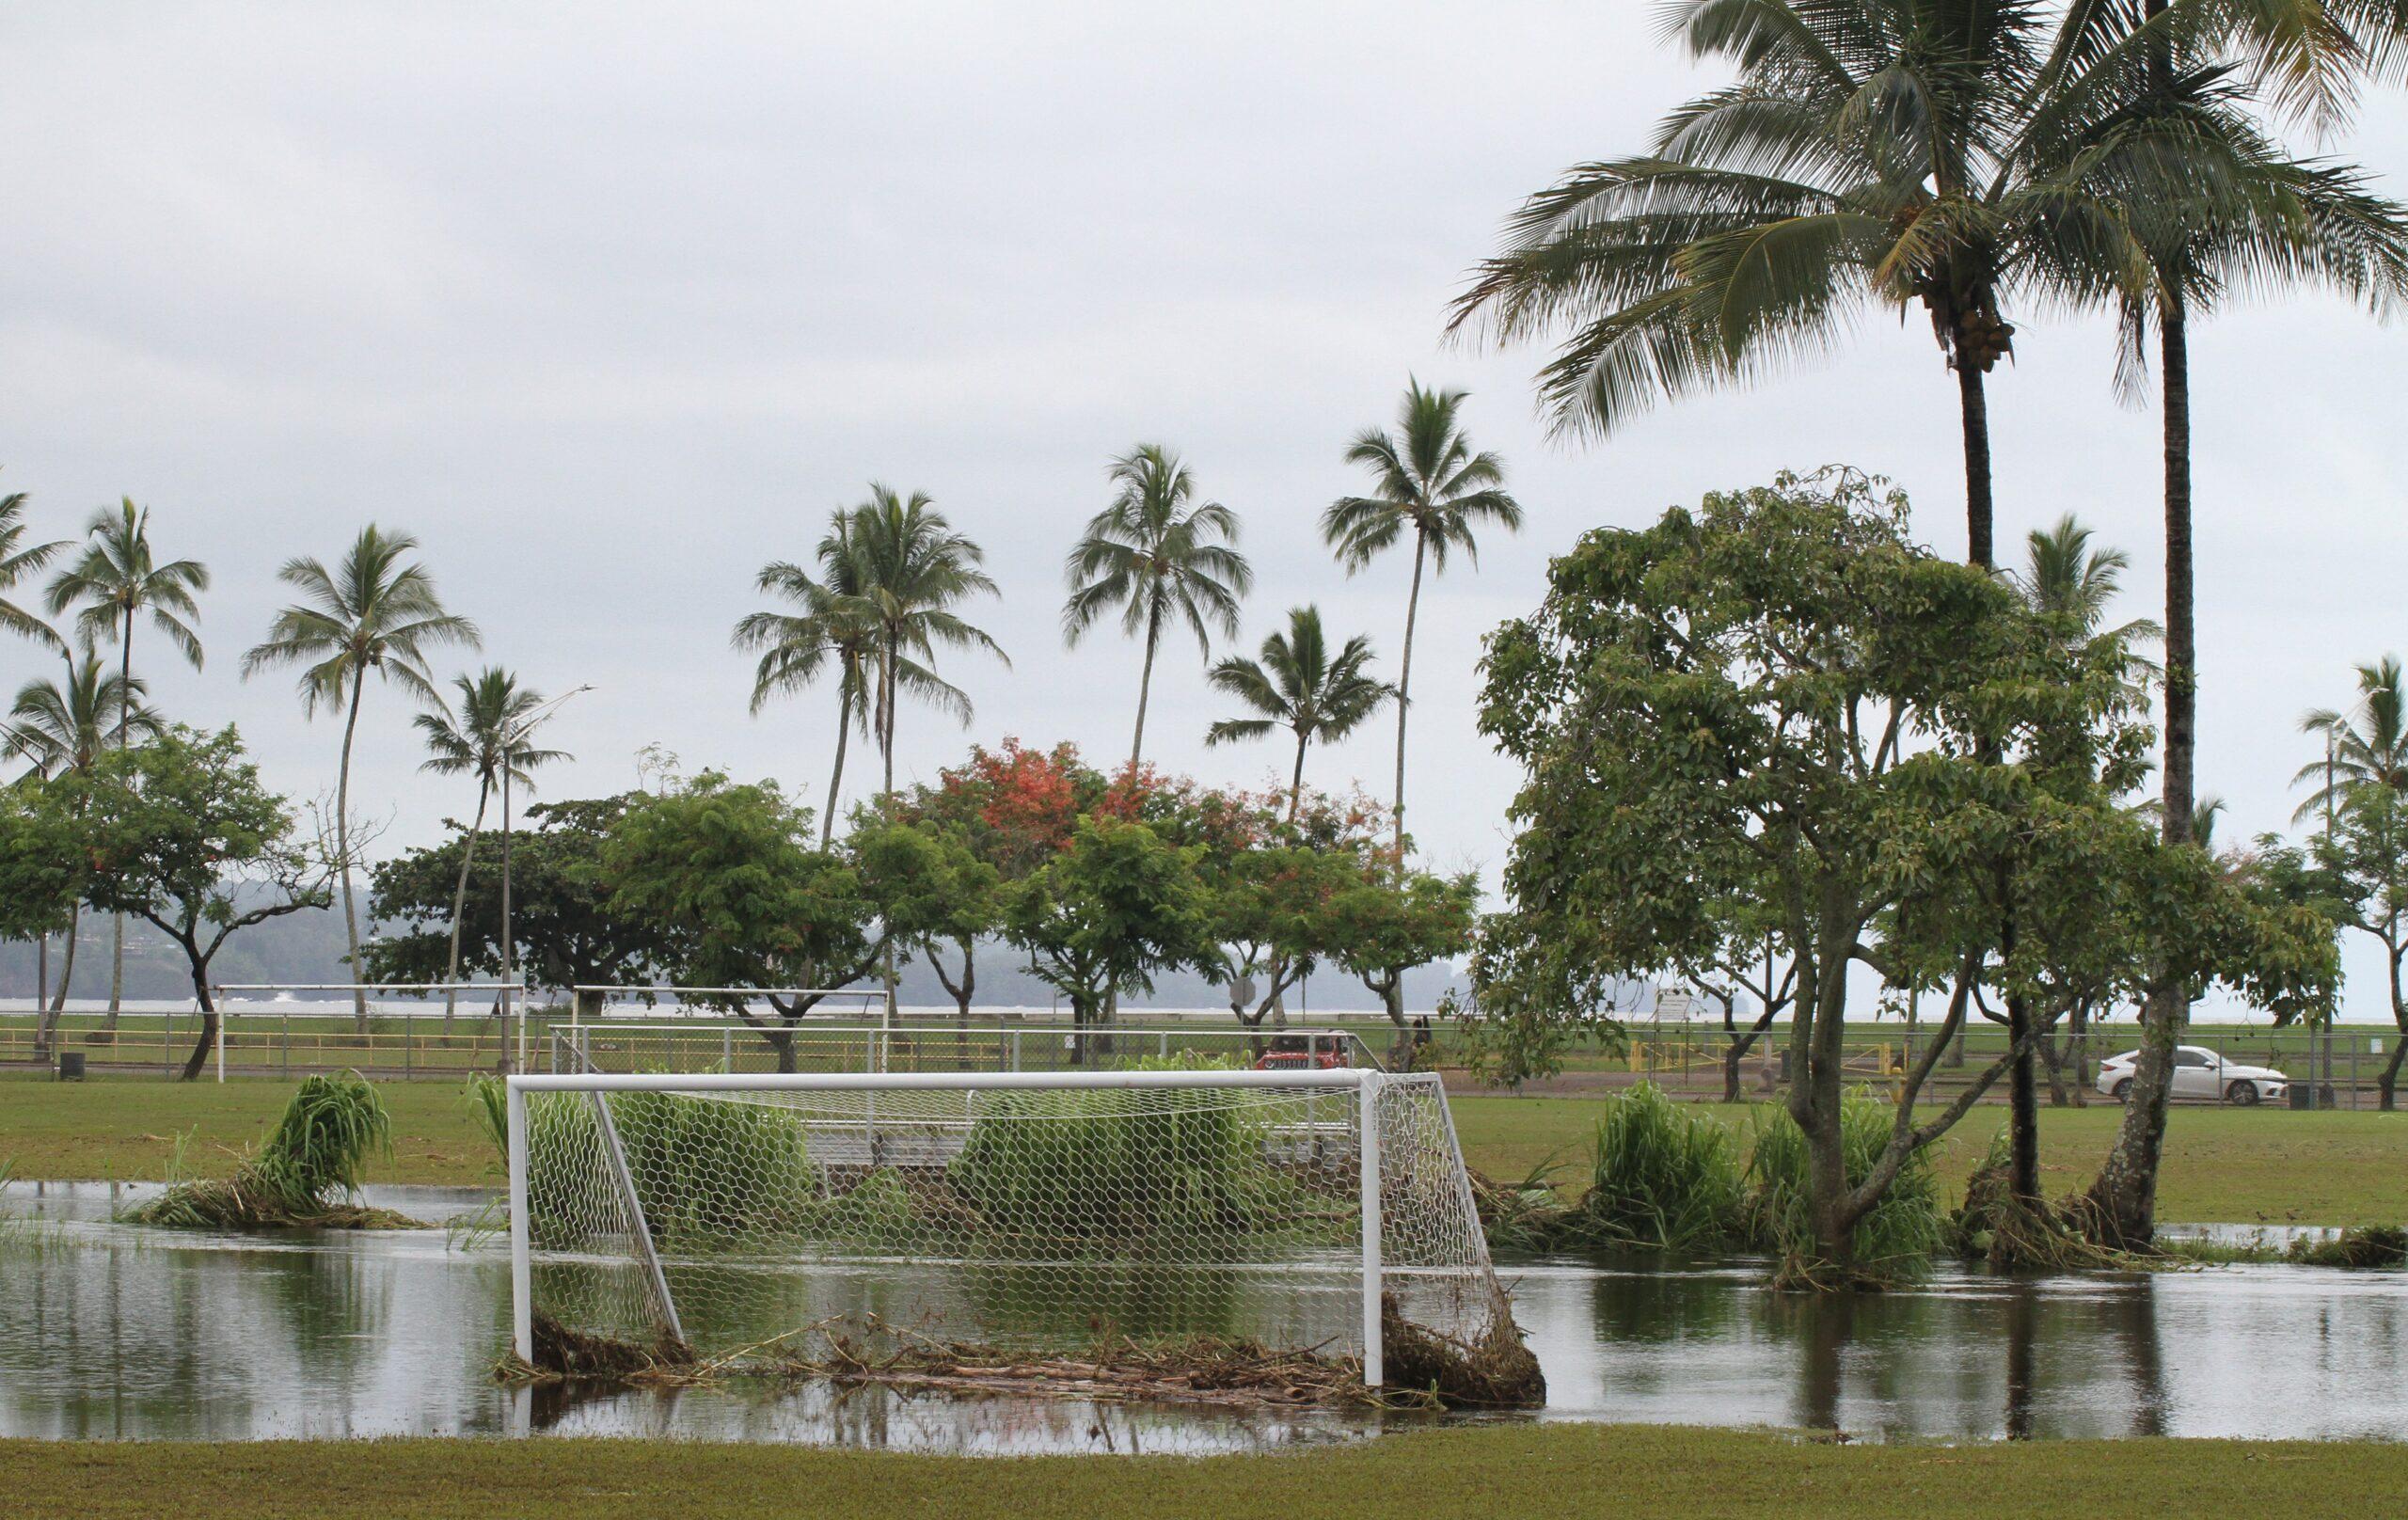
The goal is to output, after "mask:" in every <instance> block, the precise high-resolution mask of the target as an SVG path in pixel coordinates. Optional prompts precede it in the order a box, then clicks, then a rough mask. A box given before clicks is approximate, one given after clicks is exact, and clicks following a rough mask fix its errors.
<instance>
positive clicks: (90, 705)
mask: <svg viewBox="0 0 2408 1520" xmlns="http://www.w3.org/2000/svg"><path fill="white" fill-rule="evenodd" d="M66 664H67V677H66V680H65V681H64V682H60V681H54V680H33V681H28V682H26V683H25V684H24V686H23V687H20V688H19V689H18V690H17V700H16V702H15V703H14V704H13V705H11V706H10V707H9V709H8V717H9V720H10V722H9V729H8V741H9V746H10V748H12V749H14V750H15V751H16V752H18V753H20V754H22V755H24V756H25V757H26V758H27V759H28V760H30V761H31V762H32V764H33V773H34V774H36V775H40V776H56V775H62V774H67V773H77V774H82V773H87V772H88V771H90V769H91V768H92V767H93V765H94V764H95V763H97V762H98V761H99V759H100V757H101V752H102V751H103V750H104V749H105V748H107V746H108V745H109V743H110V741H111V739H112V738H118V739H119V741H120V742H122V736H129V735H138V736H141V737H143V738H146V739H147V738H151V737H154V736H156V735H157V734H158V732H159V728H160V722H159V715H158V714H157V713H155V712H153V711H152V710H151V708H150V705H149V704H147V703H145V702H144V701H143V700H142V699H143V697H144V695H145V692H144V689H143V685H142V682H141V681H140V680H139V679H136V678H134V677H131V676H126V675H121V674H119V673H117V672H114V671H111V670H110V669H109V668H108V667H107V666H106V665H103V663H102V662H101V660H100V658H99V657H98V656H96V655H94V654H92V653H91V652H89V651H88V650H87V651H86V653H85V654H84V656H83V657H82V658H80V659H79V658H77V657H75V656H73V655H71V654H70V655H67V656H66ZM82 916H83V910H82V907H81V905H80V904H79V905H77V906H75V907H72V908H71V909H69V910H68V919H67V951H66V956H65V958H64V960H63V962H62V964H61V965H60V967H59V979H58V991H57V994H56V995H55V997H53V998H52V999H51V1000H50V1006H49V1007H48V1009H47V1010H46V1012H47V1014H48V1015H49V1017H47V1018H45V1019H44V1020H43V1021H42V1024H41V1028H40V1031H39V1032H38V1034H37V1036H36V1038H35V1045H36V1047H37V1049H36V1053H37V1054H43V1053H47V1052H48V1051H49V1049H50V1035H51V1031H52V1029H53V1028H54V1027H55V1025H56V1023H57V1017H56V1016H57V1015H58V1014H59V1013H60V1012H61V1011H63V1010H64V1009H65V1008H66V1006H67V990H68V986H69V984H70V983H71V982H73V981H74V979H75V934H76V927H77V924H78V921H79V920H80V919H81V918H82ZM45 943H46V942H45Z"/></svg>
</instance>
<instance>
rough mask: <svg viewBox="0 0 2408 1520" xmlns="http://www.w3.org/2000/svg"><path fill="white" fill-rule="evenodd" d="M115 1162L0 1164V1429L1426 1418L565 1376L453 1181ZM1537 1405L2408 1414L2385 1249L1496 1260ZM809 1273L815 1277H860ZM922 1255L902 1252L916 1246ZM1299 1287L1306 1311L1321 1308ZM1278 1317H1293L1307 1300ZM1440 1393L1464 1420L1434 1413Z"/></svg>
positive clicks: (1363, 1428)
mask: <svg viewBox="0 0 2408 1520" xmlns="http://www.w3.org/2000/svg"><path fill="white" fill-rule="evenodd" d="M152 1191H154V1190H152V1189H150V1188H147V1187H143V1186H140V1185H109V1184H88V1183H87V1184H57V1183H52V1184H31V1183H18V1184H16V1185H14V1186H13V1187H11V1188H10V1189H9V1192H8V1208H9V1209H10V1210H11V1211H13V1217H12V1218H10V1219H9V1220H8V1222H7V1223H6V1224H5V1225H0V1280H5V1281H6V1282H7V1284H8V1292H7V1293H6V1294H5V1295H0V1435H23V1436H39V1437H49V1438H81V1437H137V1438H161V1439H166V1438H186V1439H209V1440H253V1439H263V1438H269V1437H279V1436H324V1437H336V1436H375V1435H401V1434H419V1435H453V1434H460V1435H467V1434H516V1433H542V1432H557V1433H576V1434H624V1435H674V1436H685V1437H691V1438H699V1439H707V1440H745V1441H791V1442H802V1443H810V1444H821V1445H841V1446H858V1447H867V1448H892V1449H910V1450H920V1451H931V1452H961V1453H1022V1452H1042V1451H1100V1450H1111V1451H1180V1452H1211V1451H1231V1450H1257V1449H1269V1448H1274V1447H1279V1446H1283V1445H1289V1444H1292V1443H1297V1442H1312V1441H1332V1440H1345V1439H1350V1438H1355V1437H1359V1436H1363V1435H1367V1434H1370V1433H1377V1432H1378V1431H1381V1430H1383V1429H1393V1428H1397V1427H1399V1426H1401V1425H1405V1424H1417V1423H1422V1422H1426V1421H1427V1420H1428V1419H1430V1418H1433V1417H1425V1416H1415V1417H1402V1416H1396V1415H1388V1416H1380V1415H1375V1414H1362V1413H1353V1412H1339V1411H1306V1412H1297V1411H1228V1410H1209V1411H1208V1410H1198V1409H1190V1408H1181V1407H1178V1406H1172V1405H1162V1404H1135V1403H1126V1404H1114V1403H1098V1402H1088V1401H1065V1400H1053V1399H1042V1398H1017V1397H982V1398H947V1397H938V1396H929V1395H918V1396H912V1395H906V1394H901V1393H896V1392H894V1391H892V1390H886V1389H880V1388H876V1387H865V1388H854V1389H843V1390H840V1389H836V1388H832V1387H830V1386H828V1385H806V1386H800V1387H786V1386H769V1385H751V1384H742V1383H735V1384H728V1385H718V1386H710V1387H691V1388H682V1389H644V1390H635V1391H618V1392H613V1393H610V1394H607V1395H594V1396H576V1395H567V1394H563V1393H562V1391H561V1390H558V1389H526V1388H508V1387H504V1386H502V1385H499V1384H498V1383H496V1382H495V1381H494V1379H493V1377H492V1373H491V1370H492V1366H493V1362H494V1358H495V1356H496V1354H498V1352H499V1350H500V1348H501V1346H502V1344H503V1341H504V1338H505V1336H506V1328H507V1320H508V1313H509V1273H508V1267H507V1261H506V1258H505V1255H504V1253H503V1252H502V1251H501V1250H500V1249H499V1243H498V1242H496V1241H494V1240H492V1239H491V1238H490V1237H489V1236H486V1237H480V1236H478V1235H477V1234H475V1233H474V1232H473V1231H469V1230H467V1229H464V1228H462V1227H460V1226H461V1224H462V1222H463V1221H465V1220H467V1218H469V1217H470V1216H472V1215H473V1214H474V1212H475V1211H477V1210H478V1209H480V1208H481V1207H482V1206H483V1203H484V1201H485V1198H484V1195H483V1193H482V1192H479V1191H476V1190H467V1189H436V1188H377V1189H372V1190H370V1197H371V1201H372V1202H374V1203H377V1204H380V1205H384V1206H387V1207H391V1208H395V1209H399V1210H401V1211H404V1212H405V1213H410V1214H413V1215H416V1216H418V1217H420V1218H424V1219H429V1220H433V1221H438V1222H446V1223H448V1224H450V1225H451V1226H452V1227H450V1228H443V1229H431V1230H422V1231H409V1232H356V1233H343V1232H331V1231H328V1232H319V1231H306V1230H287V1231H266V1232H259V1233H253V1234H247V1235H220V1234H202V1233H195V1232H189V1231H171V1230H164V1229H156V1228H146V1227H135V1226H128V1225H120V1224H116V1223H112V1222H111V1219H112V1216H113V1215H114V1214H115V1213H116V1212H117V1211H119V1210H120V1209H122V1208H123V1207H125V1206H126V1205H127V1204H128V1203H130V1202H133V1201H135V1200H137V1199H139V1198H140V1197H142V1196H146V1195H149V1194H150V1192H152ZM1500 1268H1501V1270H1502V1271H1503V1272H1504V1274H1505V1275H1506V1277H1507V1279H1508V1281H1509V1282H1510V1283H1511V1285H1512V1287H1513V1297H1514V1305H1515V1312H1516V1315H1517V1317H1518V1318H1519V1320H1520V1321H1521V1322H1522V1323H1523V1325H1524V1326H1525V1327H1526V1328H1527V1329H1528V1330H1529V1339H1530V1344H1531V1347H1532V1349H1533V1350H1535V1351H1536V1352H1537V1354H1538V1355H1539V1358H1540V1361H1541V1363H1542V1365H1543V1366H1544V1367H1545V1372H1546V1377H1547V1384H1548V1388H1549V1397H1548V1403H1547V1406H1546V1408H1545V1410H1544V1411H1543V1412H1541V1413H1540V1414H1539V1415H1537V1416H1536V1417H1537V1418H1542V1419H1581V1420H1601V1421H1616V1422H1642V1423H1679V1424H1693V1425H1726V1426H1798V1427H1806V1428H1821V1429H1838V1430H1844V1431H1846V1432H1849V1433H1852V1434H1856V1435H1859V1436H1867V1437H1876V1438H1888V1439H1992V1438H2000V1437H2040V1438H2050V1437H2081V1436H2111V1437H2112V1436H2127V1435H2184V1436H2190V1435H2236V1436H2262V1437H2277V1436H2295V1437H2315V1438H2338V1437H2376V1438H2389V1439H2401V1438H2408V1378H2403V1377H2402V1376H2401V1370H2402V1369H2403V1368H2408V1274H2403V1273H2400V1272H2377V1273H2361V1274H2354V1275H2353V1274H2348V1273H2340V1272H2332V1271H2324V1270H2319V1269H2314V1268H2306V1267H2298V1266H2289V1265H2281V1266H2274V1265H2263V1266H2232V1267H2217V1268H2210V1269H2206V1270H2195V1271H2186V1272H2177V1273H2162V1274H2156V1275H2085V1276H2066V1277H2053V1278H2014V1277H2003V1276H1995V1275H1986V1274H1977V1273H1976V1274H1968V1273H1964V1272H1960V1271H1957V1270H1955V1269H1948V1270H1943V1271H1942V1272H1941V1274H1940V1275H1937V1276H1935V1277H1934V1278H1933V1279H1932V1280H1931V1281H1930V1282H1928V1283H1926V1284H1925V1285H1923V1286H1921V1287H1918V1288H1915V1289H1911V1290H1904V1291H1896V1292H1891V1293H1886V1294H1877V1295H1866V1296H1857V1297H1851V1298H1814V1297H1806V1296H1800V1295H1796V1294H1782V1293H1774V1292H1771V1291H1769V1290H1766V1288H1765V1287H1764V1286H1763V1284H1762V1272H1761V1269H1760V1268H1758V1267H1756V1266H1754V1265H1752V1264H1749V1263H1744V1262H1724V1263H1711V1264H1700V1263H1694V1262H1683V1261H1674V1260H1663V1259H1645V1258H1624V1259H1565V1258H1550V1259H1541V1260H1533V1261H1522V1262H1505V1263H1500ZM853 1270H857V1271H858V1273H859V1276H858V1277H857V1278H847V1277H846V1276H844V1275H841V1274H839V1275H831V1273H832V1269H829V1268H826V1267H821V1268H817V1269H815V1271H816V1272H818V1273H820V1274H822V1275H823V1278H824V1280H823V1282H822V1283H820V1284H818V1285H816V1286H815V1288H814V1291H815V1292H818V1293H824V1294H828V1295H831V1298H830V1301H831V1302H841V1301H844V1300H845V1299H846V1298H847V1297H848V1295H850V1294H862V1295H870V1294H874V1293H875V1292H877V1291H878V1290H879V1283H878V1281H877V1277H876V1275H877V1274H879V1273H881V1272H888V1273H891V1272H892V1271H893V1270H894V1269H893V1268H891V1267H864V1268H861V1269H853ZM918 1270H923V1271H925V1270H927V1269H925V1268H924V1269H918ZM1319 1307H1335V1306H1319ZM1297 1312H1300V1313H1306V1314H1312V1313H1317V1312H1318V1307H1317V1306H1313V1305H1309V1304H1307V1305H1305V1306H1302V1307H1301V1308H1300V1309H1299V1310H1298V1311H1297ZM1455 1418H1467V1417H1455Z"/></svg>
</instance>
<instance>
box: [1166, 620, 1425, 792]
mask: <svg viewBox="0 0 2408 1520" xmlns="http://www.w3.org/2000/svg"><path fill="white" fill-rule="evenodd" d="M1370 663H1371V641H1370V640H1369V639H1367V638H1365V637H1364V636H1363V635H1361V634H1356V635H1355V637H1354V638H1352V639H1349V640H1347V641H1346V642H1345V644H1344V646H1343V647H1341V648H1340V649H1339V651H1338V652H1337V653H1336V654H1335V655H1332V654H1331V653H1330V649H1329V641H1328V638H1327V636H1326V635H1324V634H1323V631H1322V625H1321V609H1319V608H1317V607H1299V608H1296V609H1294V610H1291V611H1290V612H1289V614H1288V631H1287V632H1285V633H1275V634H1273V635H1271V637H1269V638H1268V639H1265V640H1263V641H1262V658H1261V659H1260V660H1259V661H1257V660H1251V659H1242V658H1237V657H1231V658H1228V659H1225V660H1223V661H1221V662H1220V663H1219V664H1218V665H1215V666H1213V667H1212V687H1213V689H1215V690H1219V691H1224V692H1227V693H1228V695H1230V696H1233V697H1235V698H1237V699H1238V700H1239V701H1240V702H1243V703H1244V704H1245V705H1247V706H1249V707H1251V708H1253V709H1254V710H1255V712H1256V713H1257V714H1259V716H1258V717H1254V718H1224V719H1222V720H1220V721H1219V722H1217V723H1214V724H1213V725H1212V727H1211V728H1210V729H1208V730H1206V731H1205V734H1204V742H1205V743H1207V744H1228V743H1230V742H1232V741H1233V740H1237V739H1259V738H1264V737H1267V736H1270V735H1272V734H1274V733H1276V732H1277V731H1278V730H1280V729H1283V728H1284V729H1286V730H1288V731H1289V732H1290V733H1291V734H1293V735H1295V736H1296V763H1295V767H1294V769H1293V771H1292V773H1291V775H1290V777H1289V780H1288V816H1289V818H1290V819H1291V821H1292V820H1293V819H1294V818H1295V816H1296V814H1297V810H1298V809H1299V808H1300V807H1301V806H1302V805H1303V803H1304V797H1305V752H1306V751H1307V749H1309V748H1310V747H1311V746H1312V744H1313V742H1314V741H1315V740H1317V739H1318V740H1320V741H1322V742H1323V743H1334V742H1336V741H1337V740H1339V739H1342V738H1344V737H1345V736H1347V735H1349V734H1351V733H1353V732H1354V731H1355V729H1356V728H1357V727H1358V726H1360V725H1361V724H1362V722H1363V721H1364V720H1366V719H1368V718H1370V716H1371V715H1372V714H1373V713H1375V712H1377V711H1379V709H1380V705H1381V704H1382V703H1384V702H1386V701H1387V700H1388V699H1389V698H1390V697H1393V696H1395V695H1396V688H1394V687H1392V686H1390V685H1388V684H1387V683H1386V681H1383V680H1380V679H1378V678H1377V677H1375V676H1372V675H1370V674H1368V673H1366V671H1367V668H1368V667H1369V666H1370Z"/></svg>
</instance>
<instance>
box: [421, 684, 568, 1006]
mask: <svg viewBox="0 0 2408 1520" xmlns="http://www.w3.org/2000/svg"><path fill="white" fill-rule="evenodd" d="M452 689H454V690H455V691H457V692H458V693H459V699H460V700H459V705H457V706H456V707H454V706H452V705H448V704H446V703H444V702H442V701H441V700H440V699H439V698H438V699H437V701H436V705H435V706H434V707H433V708H431V709H429V710H428V711H426V712H422V713H420V714H419V715H418V718H417V719H416V722H417V724H418V730H419V732H420V734H422V735H424V736H425V737H426V748H427V758H426V760H425V761H424V763H422V764H421V765H420V767H419V768H420V770H424V771H428V772H431V773H432V774H435V775H437V776H474V777H475V778H476V779H477V811H476V814H475V815H474V816H473V817H472V818H470V820H469V823H468V833H467V838H466V839H465V840H463V841H462V843H461V847H460V880H459V883H458V884H457V885H456V886H454V887H453V888H452V948H451V954H450V958H448V959H447V960H446V961H445V970H444V974H443V979H444V981H445V982H446V983H456V982H457V981H459V979H460V915H461V913H462V911H463V910H465V909H466V908H467V901H468V867H469V865H470V864H471V863H473V862H474V861H475V860H476V856H477V836H478V835H479V834H480V833H482V832H483V830H484V825H485V804H486V803H487V802H488V801H490V800H492V798H493V792H494V787H495V786H496V785H497V784H499V782H500V779H501V773H502V771H503V770H504V769H505V768H507V769H508V770H509V772H510V776H511V779H512V780H513V781H514V782H515V783H517V784H519V785H521V786H524V787H526V788H528V789H529V790H530V791H532V790H533V789H534V784H535V783H534V778H533V776H531V774H530V772H531V771H532V770H533V769H534V768H536V767H537V766H542V765H548V764H550V763H551V762H552V761H555V760H566V759H569V758H570V756H569V754H568V753H567V752H566V751H562V750H539V749H536V748H534V746H533V745H531V743H529V742H528V729H529V727H530V726H531V724H530V720H531V719H532V718H533V716H534V714H535V712H536V710H537V709H538V708H540V707H542V706H543V705H544V695H543V693H542V692H540V691H535V690H531V689H529V688H526V687H522V686H520V685H519V684H518V677H516V676H515V675H513V674H511V673H509V672H508V671H505V670H503V669H502V668H501V667H500V666H499V665H488V666H486V667H485V669H484V670H483V671H482V672H480V673H477V674H475V675H457V676H454V677H452ZM457 997H458V994H457V993H456V992H455V991H454V990H452V988H451V987H449V986H447V987H446V988H445V989H444V992H443V1017H444V1020H445V1021H446V1022H449V1021H451V1018H452V1012H453V1010H454V1008H455V1006H456V1004H457Z"/></svg>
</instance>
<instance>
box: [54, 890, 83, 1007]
mask: <svg viewBox="0 0 2408 1520" xmlns="http://www.w3.org/2000/svg"><path fill="white" fill-rule="evenodd" d="M83 920H84V905H83V904H82V903H74V904H71V905H70V906H69V908H68V910H67V947H66V948H65V949H64V950H62V951H60V952H59V957H58V990H57V991H55V992H54V993H52V994H51V998H50V1011H51V1012H53V1013H63V1012H65V1011H66V1008H67V991H68V989H70V988H71V987H72V986H74V985H75V940H76V936H77V931H78V929H79V928H80V927H81V926H82V924H83ZM51 1022H52V1023H54V1024H55V1023H56V1022H57V1020H55V1019H54V1020H52V1021H51Z"/></svg>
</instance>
